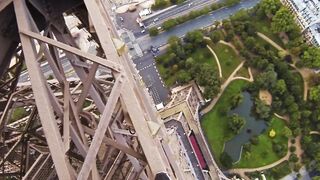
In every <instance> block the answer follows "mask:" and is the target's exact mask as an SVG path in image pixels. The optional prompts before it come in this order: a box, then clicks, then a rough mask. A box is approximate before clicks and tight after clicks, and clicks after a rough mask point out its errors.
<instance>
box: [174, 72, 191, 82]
mask: <svg viewBox="0 0 320 180" xmlns="http://www.w3.org/2000/svg"><path fill="white" fill-rule="evenodd" d="M190 80H191V76H190V74H189V73H188V72H187V71H185V70H180V71H179V72H178V75H177V81H178V82H179V83H182V84H184V83H187V82H189V81H190Z"/></svg>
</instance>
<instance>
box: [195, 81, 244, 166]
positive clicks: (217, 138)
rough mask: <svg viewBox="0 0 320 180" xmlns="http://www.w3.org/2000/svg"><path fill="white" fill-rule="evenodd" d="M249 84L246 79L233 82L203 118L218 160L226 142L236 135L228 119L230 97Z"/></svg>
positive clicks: (203, 124) (207, 135) (207, 134)
mask: <svg viewBox="0 0 320 180" xmlns="http://www.w3.org/2000/svg"><path fill="white" fill-rule="evenodd" d="M247 84H248V82H247V81H244V80H236V81H233V82H231V83H230V84H229V86H228V87H227V88H226V89H225V91H224V92H223V94H222V96H221V97H220V99H219V100H218V102H217V104H216V105H215V106H214V108H213V109H212V110H211V111H210V112H209V113H207V114H205V115H204V117H203V119H202V120H201V126H202V129H203V130H204V133H205V135H206V137H207V140H208V143H209V145H210V146H211V150H212V151H213V153H214V156H215V158H216V160H217V162H219V157H220V154H221V153H222V151H223V146H224V143H225V142H226V141H228V140H229V139H231V138H232V137H233V136H234V134H233V133H232V132H231V131H230V129H229V128H228V126H227V121H226V117H227V114H226V112H227V111H228V109H230V107H231V101H230V99H231V98H232V97H233V96H234V95H236V94H238V93H240V92H241V91H242V89H243V88H244V87H245V86H246V85H247ZM224 112H225V113H224Z"/></svg>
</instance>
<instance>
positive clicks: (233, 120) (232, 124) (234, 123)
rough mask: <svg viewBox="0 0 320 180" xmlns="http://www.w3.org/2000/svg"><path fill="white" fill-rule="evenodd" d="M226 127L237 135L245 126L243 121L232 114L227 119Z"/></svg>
mask: <svg viewBox="0 0 320 180" xmlns="http://www.w3.org/2000/svg"><path fill="white" fill-rule="evenodd" d="M228 119H229V120H228V126H229V128H230V129H231V130H232V131H233V133H235V134H238V133H239V132H240V130H241V129H242V127H243V126H244V124H245V120H244V119H243V118H242V117H240V116H239V115H237V114H233V115H231V116H229V118H228Z"/></svg>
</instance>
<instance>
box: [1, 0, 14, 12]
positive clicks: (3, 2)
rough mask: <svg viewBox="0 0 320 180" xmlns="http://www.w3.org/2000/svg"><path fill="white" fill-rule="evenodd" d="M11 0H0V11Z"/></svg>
mask: <svg viewBox="0 0 320 180" xmlns="http://www.w3.org/2000/svg"><path fill="white" fill-rule="evenodd" d="M12 1H13V0H0V12H1V11H2V10H3V9H4V8H6V7H7V6H8V5H9V4H10V3H12Z"/></svg>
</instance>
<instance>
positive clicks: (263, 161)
mask: <svg viewBox="0 0 320 180" xmlns="http://www.w3.org/2000/svg"><path fill="white" fill-rule="evenodd" d="M285 126H286V125H285V122H284V121H283V120H281V119H279V118H277V117H272V120H271V121H270V124H269V127H268V129H267V130H266V131H265V132H263V133H262V134H261V135H259V136H258V139H259V144H257V145H252V151H251V153H250V156H248V157H246V156H244V153H242V155H241V160H240V161H239V162H238V163H237V164H235V165H234V167H235V168H255V167H261V166H265V165H268V164H271V163H273V162H275V161H277V160H279V159H280V158H282V157H278V155H277V154H276V153H275V152H273V149H272V143H276V144H284V145H285V146H286V149H287V148H288V147H287V143H288V138H287V137H286V136H285V135H284V134H283V129H284V127H285ZM271 129H274V130H275V132H276V136H275V137H274V138H270V137H269V132H270V130H271Z"/></svg>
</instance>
